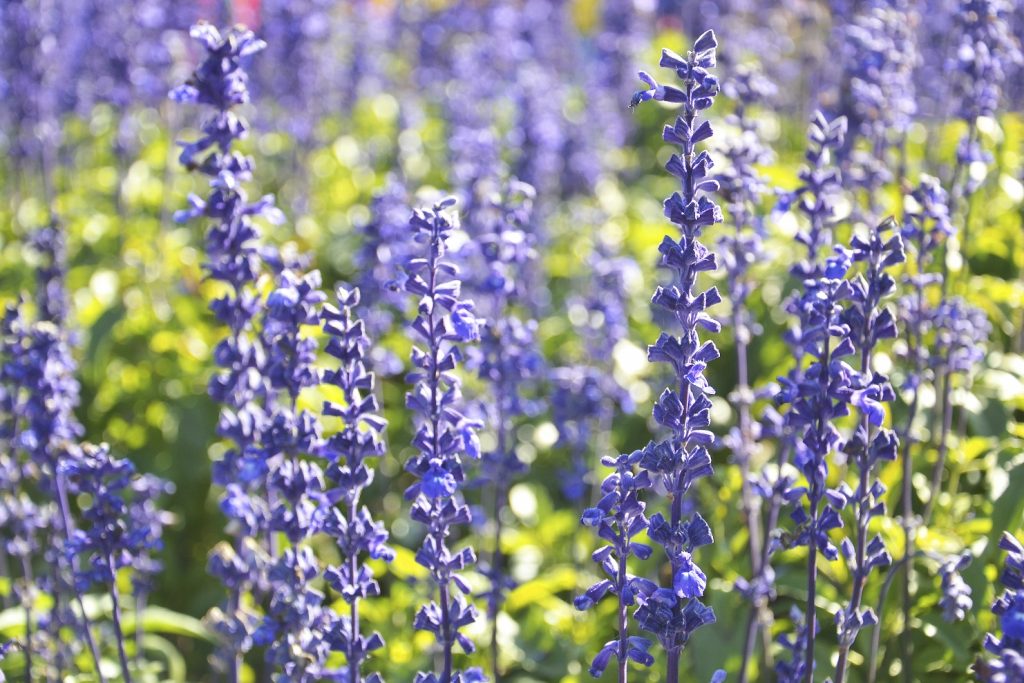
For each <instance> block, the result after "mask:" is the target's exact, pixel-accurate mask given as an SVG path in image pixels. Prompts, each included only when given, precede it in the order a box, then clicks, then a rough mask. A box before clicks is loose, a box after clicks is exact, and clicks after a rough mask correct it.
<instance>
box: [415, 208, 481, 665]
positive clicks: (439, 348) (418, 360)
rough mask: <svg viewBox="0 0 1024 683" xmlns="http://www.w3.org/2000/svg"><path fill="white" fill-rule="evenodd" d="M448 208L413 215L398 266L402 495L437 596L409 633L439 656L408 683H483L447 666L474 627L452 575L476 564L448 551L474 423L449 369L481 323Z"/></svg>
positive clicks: (472, 453) (461, 583) (462, 588)
mask: <svg viewBox="0 0 1024 683" xmlns="http://www.w3.org/2000/svg"><path fill="white" fill-rule="evenodd" d="M454 204H455V200H454V199H453V198H447V199H443V200H441V201H439V202H437V203H436V204H434V206H433V207H432V208H429V209H421V210H417V211H416V212H415V213H414V214H413V217H412V220H411V221H410V224H409V225H410V228H411V229H412V231H413V233H414V235H415V238H414V239H415V241H416V244H417V245H418V246H419V247H420V248H421V249H422V252H421V254H422V255H417V256H415V257H413V258H410V259H409V260H408V261H407V263H406V264H405V276H406V277H405V282H404V289H405V291H406V292H407V293H408V294H409V295H410V296H411V297H414V298H415V299H416V300H417V316H416V319H415V320H413V322H412V324H411V326H410V329H411V331H412V333H413V335H414V337H415V339H416V340H417V343H418V345H416V346H414V347H413V352H412V362H413V365H414V367H415V369H414V370H413V371H412V372H410V373H409V375H408V381H410V382H413V388H412V390H411V391H409V393H408V394H406V405H407V406H408V407H409V409H410V410H412V411H413V412H414V413H415V414H416V416H417V420H416V422H417V428H416V435H415V437H414V438H413V444H414V445H415V446H416V448H417V450H418V451H419V452H418V453H417V454H416V455H415V456H413V457H412V458H411V459H410V460H409V461H408V462H407V463H406V470H408V471H409V472H410V473H412V474H413V475H415V476H416V478H417V480H418V481H417V482H416V483H415V484H413V485H412V486H410V487H409V488H408V489H407V490H406V492H405V495H406V498H407V499H410V500H412V501H413V506H412V518H413V520H415V521H417V522H420V523H421V524H423V525H425V526H426V527H427V535H426V537H425V538H424V540H423V546H422V547H421V548H420V550H419V551H418V552H417V553H416V561H417V562H418V563H419V564H421V565H422V566H424V567H426V568H427V570H428V571H429V572H430V577H431V580H432V581H433V583H434V587H435V588H436V589H437V599H436V600H432V601H431V602H430V603H428V604H427V605H425V606H424V607H422V608H421V609H420V611H419V612H417V614H416V619H415V621H414V626H415V627H416V629H418V630H421V631H429V632H430V633H433V634H434V637H435V639H436V640H437V643H438V645H439V646H440V647H441V654H442V662H441V671H440V672H439V673H434V672H421V673H419V674H417V675H416V679H415V680H416V683H439V682H440V683H477V682H479V681H483V680H484V677H483V674H482V673H481V672H480V670H479V669H468V670H466V671H459V670H456V669H455V667H454V662H453V651H454V648H455V645H456V643H457V644H458V645H459V647H461V648H462V650H463V652H466V653H471V652H473V650H474V646H473V643H472V641H470V640H469V638H467V637H466V636H465V635H464V634H462V633H460V632H459V631H460V629H462V628H463V627H465V626H467V625H469V624H471V623H473V622H474V621H475V620H476V608H474V607H473V606H472V605H471V604H469V603H468V602H467V601H466V599H465V598H464V597H463V595H466V594H468V593H469V586H468V585H467V584H466V581H465V579H463V578H462V576H460V572H462V571H463V570H465V569H466V568H467V567H469V566H470V565H472V564H473V563H475V562H476V553H474V552H473V549H472V548H471V547H464V548H462V549H461V550H458V551H453V550H452V549H450V548H449V546H448V543H449V541H448V537H449V536H450V535H451V533H452V531H453V530H454V529H455V528H456V527H457V526H460V525H466V524H468V523H469V522H470V521H471V519H472V515H471V514H470V510H469V508H468V507H467V506H466V505H465V503H464V502H462V500H461V497H460V495H459V489H460V487H461V486H462V485H463V484H464V482H465V480H466V471H465V467H464V458H466V457H468V458H472V459H478V458H479V457H480V441H479V438H478V437H477V434H476V430H477V429H479V427H480V423H479V422H477V421H475V420H471V419H469V418H468V417H466V416H465V415H464V414H463V413H462V412H461V406H460V402H461V398H462V396H461V391H460V384H461V383H460V381H459V378H458V376H457V375H456V374H455V370H456V367H457V366H458V362H459V360H460V359H461V357H462V353H461V350H460V344H464V343H467V342H474V341H479V339H480V324H481V321H480V320H479V319H478V318H477V317H476V313H475V311H474V308H473V303H472V302H471V301H466V300H463V299H461V298H460V295H461V282H460V281H459V279H458V269H457V267H456V266H455V264H453V263H452V262H451V261H449V260H447V259H446V258H445V255H446V252H447V243H448V239H449V238H450V237H451V234H452V231H453V230H454V229H455V226H454V225H453V223H452V221H451V220H450V219H449V217H448V216H447V215H446V214H445V212H446V211H447V210H449V209H451V207H452V206H454ZM460 594H461V595H460Z"/></svg>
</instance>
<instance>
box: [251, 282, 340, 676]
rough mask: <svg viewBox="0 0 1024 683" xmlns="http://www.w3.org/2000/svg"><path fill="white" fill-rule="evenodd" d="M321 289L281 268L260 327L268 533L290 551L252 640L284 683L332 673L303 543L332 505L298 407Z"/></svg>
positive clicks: (316, 428) (310, 364)
mask: <svg viewBox="0 0 1024 683" xmlns="http://www.w3.org/2000/svg"><path fill="white" fill-rule="evenodd" d="M320 284H321V278H320V273H319V272H318V271H312V272H310V273H308V274H306V275H304V276H300V275H298V274H296V273H295V272H294V271H292V270H291V269H285V270H283V271H282V272H281V274H280V275H279V276H278V279H277V287H276V288H275V289H274V290H273V291H272V292H271V293H270V295H269V296H268V297H267V301H266V310H265V313H264V317H263V324H262V326H261V328H260V336H261V338H262V345H263V348H264V349H266V364H265V367H264V376H265V377H266V379H267V381H268V383H269V386H270V389H271V391H272V392H273V399H274V400H273V402H271V403H269V411H268V415H267V418H268V424H267V426H266V430H265V432H264V434H263V438H262V444H261V445H262V449H263V453H262V457H263V462H264V466H265V467H266V468H267V470H266V472H265V473H264V474H263V476H264V477H265V478H266V486H267V499H268V501H269V502H270V518H269V528H270V530H271V531H272V532H278V533H281V534H283V535H284V537H285V538H286V539H287V540H288V542H289V544H290V547H288V548H286V549H285V550H284V551H283V552H280V551H277V549H276V548H274V547H273V546H271V558H270V564H269V566H268V568H267V578H268V582H269V584H270V605H269V609H268V610H267V614H266V616H265V617H264V619H263V621H262V622H261V624H260V626H259V628H258V631H257V634H256V638H255V640H256V642H257V644H261V645H267V650H266V655H265V657H266V660H267V662H268V663H270V664H272V665H274V666H275V667H278V668H279V669H280V670H281V671H282V672H283V674H284V676H285V677H284V678H282V679H281V680H282V681H288V682H289V683H290V682H294V683H306V682H307V681H316V680H320V679H321V677H323V676H324V675H326V674H328V673H329V671H326V670H325V665H326V663H327V657H328V654H329V652H330V634H331V631H332V630H333V627H334V623H335V622H336V621H337V616H336V615H335V614H334V613H333V612H332V611H331V610H330V609H329V608H327V607H324V606H323V602H324V595H323V593H322V592H321V591H320V590H318V589H317V588H316V587H315V585H314V583H315V581H316V580H317V579H318V578H319V577H320V564H319V561H318V560H317V558H316V555H315V554H314V553H313V551H312V550H311V549H310V548H309V547H308V546H307V545H305V542H307V541H308V540H309V539H311V538H312V537H313V536H314V535H315V534H317V533H318V532H320V531H321V530H322V528H323V525H324V519H325V518H326V516H327V515H328V512H329V509H330V507H331V506H330V501H329V499H328V497H327V495H326V494H325V491H324V489H325V482H324V474H323V470H322V469H321V466H320V464H319V463H318V462H317V461H316V460H314V459H305V458H303V456H304V455H309V454H315V453H317V452H318V450H319V447H320V441H321V434H320V432H321V427H320V422H319V419H318V418H317V416H316V415H315V414H313V413H312V412H311V411H309V410H305V409H300V408H299V407H298V402H299V394H300V393H301V392H302V390H303V389H305V388H306V387H311V386H313V385H315V384H317V383H318V382H319V379H320V377H319V372H318V371H317V369H316V367H315V366H314V363H315V361H316V352H317V342H316V339H315V338H314V337H311V336H306V335H305V334H304V332H303V328H304V327H309V326H314V325H317V324H319V322H320V305H321V304H322V303H323V302H324V301H325V299H326V296H325V295H324V293H323V292H322V291H320Z"/></svg>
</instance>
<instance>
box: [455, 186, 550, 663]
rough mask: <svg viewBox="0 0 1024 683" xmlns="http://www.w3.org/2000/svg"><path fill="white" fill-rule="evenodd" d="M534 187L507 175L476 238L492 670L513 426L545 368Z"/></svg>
mask: <svg viewBox="0 0 1024 683" xmlns="http://www.w3.org/2000/svg"><path fill="white" fill-rule="evenodd" d="M534 197H535V193H534V190H533V187H532V186H531V185H528V184H526V183H522V182H520V181H518V180H510V181H509V182H508V184H507V187H506V188H505V189H504V191H503V192H501V193H500V194H499V197H498V198H497V199H496V200H495V206H494V207H493V208H494V212H493V213H495V214H496V215H495V216H494V218H493V223H492V224H491V225H490V226H489V229H487V231H486V232H485V233H484V234H482V235H480V236H479V237H477V240H478V242H479V245H478V249H479V252H480V255H481V256H482V257H483V259H484V260H485V261H486V262H487V266H488V267H487V269H486V270H485V271H484V274H483V277H482V279H481V280H480V281H479V282H478V283H476V289H477V290H478V291H479V294H480V298H479V300H478V308H477V309H476V310H477V311H478V312H480V313H481V314H483V315H485V316H486V317H485V318H484V320H485V322H484V323H483V325H482V326H481V329H480V344H479V345H478V346H477V347H476V348H475V349H474V353H473V356H472V357H471V358H470V363H471V365H472V366H473V367H474V369H475V370H476V372H477V374H478V376H479V377H480V379H481V380H483V381H484V382H485V383H486V385H487V391H488V397H487V399H486V400H485V401H484V402H483V405H482V412H483V415H484V418H485V419H484V422H485V423H487V424H489V425H491V427H492V430H493V433H494V441H495V446H494V449H493V450H490V451H487V452H485V453H483V454H482V455H481V464H480V477H481V480H482V484H483V485H484V486H485V488H486V491H485V493H484V496H485V498H489V499H490V500H489V504H488V505H487V516H488V518H489V520H490V523H491V524H492V525H493V538H492V547H491V548H490V556H489V558H488V566H487V567H486V570H485V572H486V574H487V575H488V579H489V581H490V587H489V588H488V590H487V594H486V598H487V616H488V620H489V621H490V627H491V651H490V655H491V660H492V662H491V670H492V671H493V673H494V676H495V678H496V679H497V678H498V677H499V659H498V657H499V652H498V616H499V614H500V613H501V609H502V606H503V603H504V600H505V596H506V594H507V592H508V590H509V589H510V588H512V587H514V584H513V583H512V582H511V579H510V578H509V574H508V568H507V567H506V564H507V559H506V558H505V555H504V551H503V549H502V541H503V537H504V520H503V516H504V515H505V514H507V513H506V509H507V503H508V496H509V489H510V488H511V484H512V482H513V481H514V479H515V478H517V477H519V476H522V475H523V474H524V473H525V471H526V470H527V466H526V463H524V462H523V461H522V460H521V459H520V456H519V454H518V453H517V446H518V438H517V436H516V427H517V426H518V422H519V421H521V419H522V418H523V417H524V416H525V415H528V414H530V413H534V412H537V410H538V408H539V406H537V401H535V400H532V399H531V397H530V396H529V394H530V393H533V392H530V389H531V385H532V384H534V383H535V382H536V380H537V378H538V376H539V375H540V373H541V370H542V369H543V360H542V357H541V354H540V353H539V351H538V349H537V346H536V340H535V337H536V328H537V323H536V321H534V320H532V319H525V320H524V319H523V317H522V315H521V314H520V312H519V310H518V309H522V308H523V304H524V299H525V298H526V297H527V296H528V295H529V291H530V290H529V287H528V282H527V281H526V276H527V267H528V266H529V265H530V263H531V262H532V261H534V260H535V259H536V257H537V252H536V250H535V249H534V245H533V240H532V235H530V234H529V233H528V232H527V229H528V223H529V221H530V219H531V213H532V210H533V200H534Z"/></svg>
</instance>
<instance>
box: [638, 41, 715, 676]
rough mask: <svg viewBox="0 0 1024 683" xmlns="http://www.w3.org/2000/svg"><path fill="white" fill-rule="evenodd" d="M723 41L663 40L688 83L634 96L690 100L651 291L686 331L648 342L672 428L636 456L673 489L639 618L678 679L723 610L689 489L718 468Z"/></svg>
mask: <svg viewBox="0 0 1024 683" xmlns="http://www.w3.org/2000/svg"><path fill="white" fill-rule="evenodd" d="M717 46H718V41H717V40H716V38H715V34H714V32H712V31H707V32H705V33H703V34H702V35H701V36H700V37H699V38H697V40H696V42H695V43H694V47H693V49H692V50H690V51H689V52H688V53H687V54H686V56H685V57H682V56H680V55H677V54H675V53H673V52H672V51H670V50H663V51H662V57H661V66H663V67H666V68H668V69H672V70H673V71H675V72H676V75H677V76H678V77H679V78H680V79H681V80H682V84H681V87H680V88H674V87H672V86H660V85H658V84H657V83H655V81H654V79H653V78H651V77H650V76H648V75H646V74H641V79H642V80H644V81H645V82H647V83H648V84H649V85H651V86H652V89H651V90H648V91H642V92H640V93H637V95H636V96H635V97H634V104H639V103H640V102H642V101H646V100H650V99H656V100H662V101H666V102H679V103H681V104H682V113H681V115H680V116H678V117H677V118H676V120H675V123H674V124H673V125H671V126H665V130H664V135H663V137H664V139H665V141H666V142H668V143H670V144H673V145H676V146H678V147H679V153H677V154H673V155H672V156H671V158H670V159H669V161H668V163H667V164H666V166H665V168H666V170H667V171H668V172H669V173H670V174H672V175H673V176H675V177H676V178H677V179H678V181H679V191H677V192H675V193H674V194H672V196H671V197H669V198H668V199H667V200H665V216H666V217H667V218H668V219H669V220H670V221H672V222H673V223H675V225H676V226H677V227H678V228H679V233H680V236H679V238H678V239H676V238H674V237H672V236H668V235H666V236H665V238H664V239H663V240H662V242H661V245H660V246H659V248H658V251H659V252H660V253H661V265H662V266H664V267H666V268H668V269H670V270H671V271H672V282H671V284H670V285H667V286H659V287H658V288H657V290H656V291H655V293H654V297H653V299H652V302H653V304H654V306H655V307H656V308H658V309H661V310H662V311H663V312H664V313H665V314H667V316H666V317H667V318H669V319H670V320H671V321H672V324H671V326H670V327H669V329H671V330H673V331H674V330H681V332H680V334H679V336H676V335H675V334H673V333H672V332H669V331H665V332H662V333H661V336H660V337H659V338H658V341H657V342H655V343H654V344H652V345H651V346H649V347H648V351H647V357H648V360H649V361H651V362H652V363H665V364H667V365H668V366H670V367H671V369H672V371H673V373H674V375H675V378H676V381H675V382H674V383H673V386H672V387H670V388H668V389H666V390H665V391H664V392H663V393H662V395H661V397H660V398H659V399H658V402H657V403H656V405H655V407H654V419H655V421H656V422H658V423H659V424H660V425H662V427H665V428H666V429H667V430H668V431H670V433H671V436H670V437H669V438H667V439H665V440H664V441H662V442H660V443H651V444H649V445H648V446H647V447H646V448H645V449H644V450H643V451H642V452H641V456H640V459H639V461H638V463H637V464H638V465H639V467H640V468H641V470H642V471H643V472H644V473H645V474H646V475H647V476H648V477H649V478H650V482H651V486H652V489H653V490H656V491H659V492H662V493H663V495H664V494H667V495H666V497H667V499H668V501H669V508H670V511H669V515H668V517H667V518H666V517H664V516H663V515H662V514H661V513H658V514H657V515H655V516H654V517H652V518H651V528H650V530H649V531H648V535H649V536H650V537H651V540H653V541H654V542H655V543H657V544H658V545H660V546H662V548H663V549H664V551H665V555H666V558H667V559H668V562H669V565H670V567H671V576H672V577H673V588H672V589H664V588H657V587H650V588H649V589H648V590H644V591H641V592H640V594H639V597H638V598H637V599H638V601H639V603H640V608H639V609H638V610H637V612H636V615H635V616H636V619H637V623H638V624H639V625H640V628H642V629H644V630H646V631H650V632H651V633H654V634H655V635H656V636H657V637H658V640H659V641H660V642H661V645H662V647H664V648H665V650H666V656H667V678H666V680H667V681H668V683H677V682H678V680H679V656H680V654H681V653H682V650H683V648H684V647H685V645H686V643H687V642H688V641H689V639H690V636H691V634H692V633H693V631H695V630H696V629H697V628H700V627H701V626H703V625H705V624H708V623H712V622H713V621H714V620H715V617H714V612H712V610H711V609H710V608H708V607H705V606H704V605H703V604H702V603H701V602H700V599H699V598H700V596H701V595H702V594H703V592H704V586H705V585H706V581H707V579H706V577H705V576H704V573H703V571H701V569H700V568H699V567H698V566H697V565H696V564H695V563H694V561H693V557H692V553H693V550H694V549H695V548H697V547H699V546H701V545H705V544H707V543H710V542H711V534H710V529H709V528H708V527H707V524H706V523H705V522H704V520H703V519H702V518H701V517H700V515H699V514H696V513H694V512H693V510H692V505H690V504H687V503H686V502H684V499H685V498H686V494H687V493H688V492H689V490H690V487H691V486H692V485H693V484H694V483H695V482H696V481H697V480H698V479H699V478H701V477H706V476H708V475H710V474H711V473H712V469H711V457H710V455H709V453H708V448H709V447H710V446H711V445H712V443H713V441H714V437H713V435H712V434H711V432H710V431H708V430H707V427H708V426H709V425H710V423H711V418H710V409H711V400H710V399H709V398H708V395H710V394H713V393H714V389H713V388H712V387H711V386H710V384H709V383H708V381H707V379H706V378H705V377H704V371H705V369H706V367H707V364H708V363H709V362H711V361H713V360H714V359H716V358H718V355H719V354H718V349H717V348H716V347H715V345H714V344H713V343H712V342H710V341H707V342H702V341H701V340H700V338H699V334H698V332H699V330H700V329H701V328H703V329H705V330H708V331H711V332H717V331H719V330H720V329H721V325H720V323H719V322H718V321H716V320H714V319H713V318H712V317H710V315H709V314H708V313H707V309H708V308H709V307H711V306H713V305H714V304H716V303H718V302H719V301H721V296H720V295H719V293H718V290H717V289H716V288H714V287H712V288H711V289H709V290H707V291H704V292H697V291H695V288H696V283H697V276H698V274H699V273H701V272H703V271H713V270H715V269H716V268H717V259H716V255H715V254H713V253H711V252H710V251H709V250H708V249H707V247H705V246H704V245H703V244H702V243H701V242H700V237H701V233H702V232H703V230H704V228H707V227H710V226H713V225H715V224H717V223H720V222H721V221H722V211H721V209H720V208H719V207H718V205H717V204H716V203H715V202H714V200H713V198H712V193H714V192H716V191H717V190H718V189H719V182H718V181H717V180H716V179H714V178H713V177H712V175H711V169H712V167H713V166H714V162H713V161H712V159H711V157H710V155H709V154H708V152H707V151H706V150H701V149H698V143H700V142H703V141H706V140H707V139H708V138H710V137H711V135H712V129H711V125H710V124H709V123H708V122H707V121H700V120H699V115H700V112H702V111H704V110H705V109H707V108H709V107H710V106H711V105H712V103H713V101H714V98H715V96H716V95H717V94H718V91H719V84H718V79H717V78H716V77H715V76H714V75H712V74H711V69H712V68H714V66H715V64H716V56H715V50H716V48H717ZM698 532H699V533H698ZM665 591H668V593H667V594H666V593H665ZM669 596H670V597H669Z"/></svg>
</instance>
